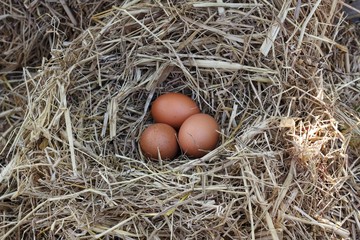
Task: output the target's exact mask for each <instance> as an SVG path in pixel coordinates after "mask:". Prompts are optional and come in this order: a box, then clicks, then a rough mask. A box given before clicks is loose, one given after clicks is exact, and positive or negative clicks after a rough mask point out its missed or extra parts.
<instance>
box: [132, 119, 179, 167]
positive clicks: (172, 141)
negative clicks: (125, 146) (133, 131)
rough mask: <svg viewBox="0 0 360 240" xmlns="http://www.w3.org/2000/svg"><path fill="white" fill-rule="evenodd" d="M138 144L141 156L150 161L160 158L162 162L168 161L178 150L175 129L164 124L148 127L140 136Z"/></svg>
mask: <svg viewBox="0 0 360 240" xmlns="http://www.w3.org/2000/svg"><path fill="white" fill-rule="evenodd" d="M139 142H140V148H141V150H142V152H143V154H144V155H145V156H146V157H148V158H151V159H159V157H161V159H163V160H165V159H167V160H170V159H173V158H174V157H175V156H176V154H177V152H178V150H179V146H178V143H177V140H176V131H175V129H174V128H172V127H171V126H169V125H167V124H164V123H155V124H152V125H150V126H148V127H147V128H146V129H145V130H144V132H143V133H142V134H141V136H140V141H139ZM159 154H160V156H159Z"/></svg>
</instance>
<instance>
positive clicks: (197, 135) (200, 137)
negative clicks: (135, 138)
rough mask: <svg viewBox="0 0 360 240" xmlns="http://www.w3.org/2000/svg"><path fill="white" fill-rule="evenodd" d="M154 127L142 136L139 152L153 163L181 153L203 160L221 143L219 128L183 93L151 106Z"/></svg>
mask: <svg viewBox="0 0 360 240" xmlns="http://www.w3.org/2000/svg"><path fill="white" fill-rule="evenodd" d="M151 116H152V117H153V119H154V121H155V123H154V124H151V125H150V126H148V127H147V128H146V129H145V130H144V132H143V133H142V134H141V136H140V141H139V143H140V148H141V150H142V152H143V154H144V155H145V156H146V157H148V158H151V159H164V160H165V159H173V158H174V157H175V156H176V155H177V153H178V152H179V149H181V150H182V152H183V153H185V154H186V155H188V156H190V157H202V156H204V155H205V154H206V153H207V152H208V151H211V150H213V149H214V148H215V147H216V145H217V142H218V140H219V125H218V124H217V122H216V120H215V119H214V118H213V117H211V116H210V115H208V114H204V113H200V109H199V107H198V106H197V105H196V103H195V102H194V101H193V100H192V99H191V98H190V97H188V96H186V95H184V94H181V93H166V94H164V95H161V96H160V97H158V98H157V99H156V100H155V101H154V102H153V103H152V106H151Z"/></svg>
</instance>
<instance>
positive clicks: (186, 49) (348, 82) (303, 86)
mask: <svg viewBox="0 0 360 240" xmlns="http://www.w3.org/2000/svg"><path fill="white" fill-rule="evenodd" d="M35 2H39V4H40V1H35ZM103 3H104V5H102V6H101V4H100V3H99V5H97V6H96V7H92V8H87V9H85V10H84V8H81V7H84V6H86V5H85V4H84V6H79V9H83V11H82V14H80V13H79V12H78V11H74V10H72V8H71V7H70V6H67V5H66V2H65V1H60V3H59V4H58V5H52V6H53V7H52V9H57V8H59V9H62V10H61V11H63V12H62V16H63V18H65V19H66V20H65V21H64V22H63V24H64V25H68V26H69V27H71V26H72V25H71V24H73V25H76V23H77V24H79V25H80V22H82V23H83V25H82V27H80V28H79V30H78V34H74V36H73V37H72V38H70V39H66V38H65V37H64V30H62V29H61V28H60V27H53V28H52V34H51V35H47V36H43V37H44V38H43V39H44V40H47V41H49V42H51V43H52V44H51V45H50V46H51V47H50V48H49V45H41V42H39V41H37V43H38V44H37V45H36V47H35V49H39V48H47V50H46V51H47V52H48V53H49V54H50V57H49V58H48V59H42V57H46V54H41V53H40V52H43V51H42V50H33V51H37V53H38V54H37V55H36V56H34V58H36V60H34V59H33V58H31V57H29V55H31V54H29V53H26V54H25V58H24V59H25V60H23V61H22V62H18V61H17V60H16V59H17V57H18V56H19V55H20V54H19V53H17V52H16V51H15V50H12V51H8V52H7V53H6V57H5V58H3V59H5V60H4V61H5V62H6V64H5V65H7V66H9V67H8V68H5V69H6V71H4V72H5V73H8V74H6V75H5V74H4V75H2V76H1V88H0V91H1V92H0V93H1V95H0V107H1V113H0V121H1V122H0V130H1V139H0V147H1V148H0V149H2V150H1V152H0V161H1V164H2V168H1V172H0V184H1V185H0V192H1V196H0V210H1V215H0V219H1V220H0V236H2V237H1V239H30V238H34V239H60V238H63V239H93V238H95V239H96V238H98V239H108V238H115V239H116V238H117V239H358V238H359V237H360V231H359V229H360V221H359V218H360V212H359V204H360V199H359V196H358V192H359V181H360V180H359V178H360V165H359V163H360V161H359V155H360V153H359V149H360V148H359V143H360V140H359V139H360V127H359V123H360V115H359V107H360V106H359V97H360V95H359V92H360V91H359V86H358V82H359V79H360V69H359V68H360V67H359V66H360V52H359V46H360V43H359V36H358V35H356V34H359V31H358V30H357V29H356V28H358V26H356V25H351V24H348V23H347V22H346V21H344V14H343V12H342V11H341V9H342V4H341V2H340V1H330V0H322V1H321V0H310V1H306V2H305V1H297V0H296V1H295V0H293V1H292V0H285V1H279V0H277V1H255V0H254V1H247V3H242V4H237V3H228V2H226V1H216V2H215V1H203V2H198V1H196V2H193V3H192V2H186V1H138V0H134V1H123V2H122V3H120V4H119V5H117V4H115V2H113V4H112V5H111V6H110V2H105V1H104V2H103ZM5 5H6V4H5ZM8 5H9V4H8ZM6 6H7V5H6ZM100 6H101V8H100ZM9 8H10V6H9ZM34 9H35V8H34ZM36 9H40V10H41V6H37V7H36ZM99 9H101V10H99ZM59 11H60V10H59ZM56 12H58V11H56ZM49 16H50V17H51V19H56V18H57V16H58V15H57V14H55V12H52V14H50V15H49ZM85 17H86V19H88V20H87V21H85V20H84V18H85ZM20 22H21V21H20ZM59 22H62V21H59ZM21 23H22V24H25V23H26V21H25V20H23V21H22V22H21ZM70 23H71V24H70ZM86 23H87V25H86ZM81 28H84V30H83V31H81ZM17 30H19V31H20V30H21V31H24V28H23V27H21V28H18V29H17ZM25 32H26V31H24V34H25ZM65 32H66V31H65ZM18 34H20V35H21V34H23V33H22V32H19V33H18ZM31 34H40V35H41V32H35V31H31ZM31 36H33V35H31ZM28 38H29V36H24V39H28ZM35 39H37V38H35ZM65 40H66V41H65ZM273 40H274V41H273ZM22 44H23V45H24V46H26V47H22V48H23V49H29V48H30V47H31V49H34V46H28V45H29V41H28V40H27V41H25V42H22ZM3 46H4V45H2V47H3ZM9 48H11V47H9ZM44 51H45V50H44ZM46 51H45V52H46ZM40 55H41V56H40ZM14 62H16V64H15V63H14ZM13 63H14V64H15V65H16V68H14V67H13V65H14V64H13ZM28 63H29V64H28ZM40 63H41V66H38V67H32V68H31V67H28V68H23V70H22V71H20V72H16V71H15V70H16V69H18V66H22V65H23V64H25V65H26V66H37V65H38V64H40ZM2 64H4V62H2ZM169 91H171V92H183V93H185V94H187V95H189V96H191V97H192V98H193V99H194V100H195V101H196V102H197V103H198V104H199V106H200V108H201V110H202V111H203V112H205V113H209V114H211V115H213V116H214V117H215V118H216V119H217V121H218V122H219V124H220V125H221V141H220V143H219V146H218V147H217V148H216V149H215V150H213V151H212V152H210V153H208V154H207V155H205V156H204V157H203V158H200V159H188V158H187V157H186V156H184V155H180V156H178V158H177V159H175V160H174V161H161V162H154V161H149V160H147V159H145V158H144V157H143V156H142V154H141V152H140V151H139V148H138V144H137V140H138V138H139V135H140V133H141V132H142V130H143V129H144V127H145V126H146V125H147V124H149V123H151V118H150V115H149V109H150V106H151V101H152V100H153V99H154V98H155V97H156V96H158V95H160V94H162V93H164V92H169Z"/></svg>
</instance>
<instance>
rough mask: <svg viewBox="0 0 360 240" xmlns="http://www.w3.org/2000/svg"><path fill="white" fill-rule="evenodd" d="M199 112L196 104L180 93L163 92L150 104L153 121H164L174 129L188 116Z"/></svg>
mask: <svg viewBox="0 0 360 240" xmlns="http://www.w3.org/2000/svg"><path fill="white" fill-rule="evenodd" d="M199 112H200V109H199V107H198V106H197V104H196V103H195V102H194V101H193V100H192V99H191V98H190V97H188V96H186V95H184V94H181V93H166V94H163V95H161V96H159V97H158V98H157V99H156V100H155V101H154V102H153V103H152V106H151V115H152V117H153V119H154V121H155V122H157V123H166V124H168V125H170V126H172V127H173V128H175V129H179V128H180V126H181V124H182V123H183V122H184V121H185V120H186V119H187V118H188V117H190V116H191V115H194V114H196V113H199Z"/></svg>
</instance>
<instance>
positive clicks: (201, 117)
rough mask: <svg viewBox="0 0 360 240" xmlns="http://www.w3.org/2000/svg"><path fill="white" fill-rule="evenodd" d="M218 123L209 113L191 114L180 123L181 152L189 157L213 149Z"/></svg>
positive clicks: (215, 143) (216, 139)
mask: <svg viewBox="0 0 360 240" xmlns="http://www.w3.org/2000/svg"><path fill="white" fill-rule="evenodd" d="M218 131H219V125H218V124H217V122H216V120H215V119H214V118H213V117H211V116H210V115H207V114H203V113H198V114H195V115H192V116H191V117H189V118H188V119H186V120H185V122H184V123H183V124H182V125H181V127H180V130H179V134H178V135H179V136H178V140H179V145H180V148H181V149H182V150H183V152H184V153H185V154H186V155H188V156H191V157H202V156H204V155H205V154H206V153H207V152H208V151H211V150H213V149H214V148H215V147H216V145H217V142H218V140H219V132H218Z"/></svg>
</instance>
